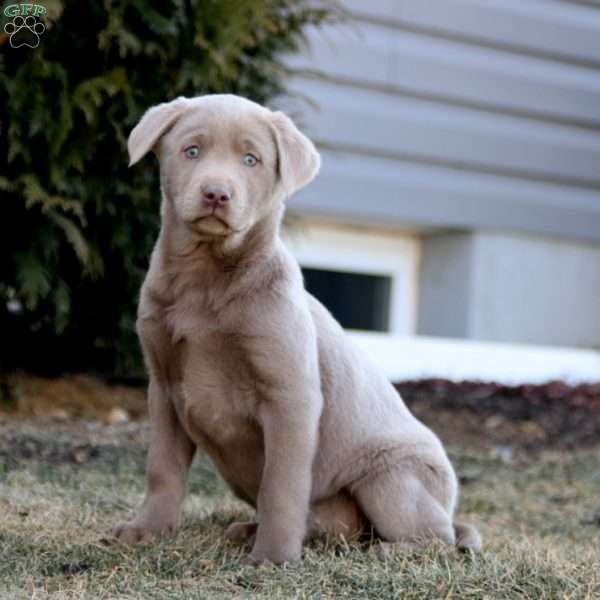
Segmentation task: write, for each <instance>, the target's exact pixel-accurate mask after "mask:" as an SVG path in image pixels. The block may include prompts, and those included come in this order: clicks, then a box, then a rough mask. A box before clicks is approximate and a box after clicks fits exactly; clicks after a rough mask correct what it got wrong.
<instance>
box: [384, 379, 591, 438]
mask: <svg viewBox="0 0 600 600" xmlns="http://www.w3.org/2000/svg"><path fill="white" fill-rule="evenodd" d="M396 388H397V389H398V391H399V392H400V394H401V395H402V397H403V398H404V400H405V402H406V403H407V405H408V406H409V408H410V409H411V410H412V411H413V412H414V413H415V414H416V415H417V416H419V417H422V418H423V420H425V421H426V422H427V423H428V424H430V425H431V426H432V427H434V429H436V425H437V426H438V428H439V430H440V431H439V432H440V435H441V437H442V438H444V436H445V435H446V436H447V437H449V438H451V439H452V438H453V437H455V438H458V437H460V436H461V435H462V434H465V433H466V434H467V435H469V434H470V433H472V434H476V433H478V434H479V435H480V436H481V434H482V433H483V434H484V436H483V437H484V439H487V441H488V442H489V444H490V445H494V444H510V445H519V446H524V447H530V448H536V447H549V446H556V447H563V448H564V447H574V446H588V445H594V444H598V443H600V383H598V384H586V385H577V386H570V385H567V384H565V383H564V382H561V381H553V382H550V383H547V384H545V385H519V386H507V385H500V384H495V383H485V382H476V381H462V382H452V381H449V380H445V379H424V380H419V381H405V382H402V383H398V384H396ZM457 417H462V419H461V418H458V419H457ZM450 418H452V425H451V427H452V429H455V431H454V432H452V431H448V432H444V431H443V430H444V423H448V422H449V419H450ZM461 421H462V422H461ZM476 429H477V430H478V431H475V430H476ZM464 430H466V431H464ZM469 430H473V431H469Z"/></svg>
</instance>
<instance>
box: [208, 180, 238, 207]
mask: <svg viewBox="0 0 600 600" xmlns="http://www.w3.org/2000/svg"><path fill="white" fill-rule="evenodd" d="M201 192H202V203H203V204H204V205H205V206H211V207H214V206H219V205H220V206H223V205H224V204H227V203H228V202H229V200H231V193H230V192H229V190H227V189H226V188H225V187H223V186H220V185H212V184H211V185H205V186H203V187H202V190H201Z"/></svg>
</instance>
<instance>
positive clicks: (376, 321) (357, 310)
mask: <svg viewBox="0 0 600 600" xmlns="http://www.w3.org/2000/svg"><path fill="white" fill-rule="evenodd" d="M302 273H303V274H304V284H305V286H306V289H307V290H308V291H309V292H310V293H311V294H312V295H313V296H315V298H317V299H318V300H320V301H321V302H322V303H323V304H324V305H325V306H326V307H327V308H328V309H329V311H330V312H331V313H332V314H333V316H334V317H335V318H336V319H337V320H338V321H339V323H340V324H341V325H342V327H344V328H345V329H363V330H366V331H384V332H385V331H389V321H390V296H391V289H392V278H391V277H386V276H382V275H369V274H364V273H351V272H342V271H330V270H325V269H311V268H304V269H302Z"/></svg>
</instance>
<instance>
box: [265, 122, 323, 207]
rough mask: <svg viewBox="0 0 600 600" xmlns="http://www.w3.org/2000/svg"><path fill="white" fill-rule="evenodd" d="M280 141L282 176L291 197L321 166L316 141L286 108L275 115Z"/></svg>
mask: <svg viewBox="0 0 600 600" xmlns="http://www.w3.org/2000/svg"><path fill="white" fill-rule="evenodd" d="M271 123H272V125H273V132H274V135H275V142H276V144H277V162H278V165H279V176H280V177H281V183H282V184H283V189H284V190H285V192H286V194H287V196H288V197H290V196H291V195H292V194H293V193H294V192H297V191H298V190H299V189H300V188H303V187H304V186H305V185H306V184H307V183H310V182H311V181H312V180H313V178H314V177H315V175H316V174H317V173H318V172H319V169H320V168H321V157H320V156H319V153H318V152H317V150H316V149H315V147H314V145H313V143H312V142H311V141H310V140H309V139H308V138H307V137H306V136H305V135H304V134H303V133H301V132H300V131H299V130H298V128H297V127H296V126H295V125H294V123H293V122H292V120H291V119H290V118H289V117H288V116H287V115H285V114H283V113H282V112H274V113H273V114H272V115H271Z"/></svg>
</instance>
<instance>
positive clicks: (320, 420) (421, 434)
mask: <svg viewBox="0 0 600 600" xmlns="http://www.w3.org/2000/svg"><path fill="white" fill-rule="evenodd" d="M150 150H154V152H155V153H156V154H157V156H158V158H159V162H160V177H161V187H162V197H163V200H162V209H161V214H162V227H161V231H160V235H159V237H158V241H157V243H156V247H155V248H154V251H153V253H152V258H151V261H150V268H149V271H148V274H147V276H146V280H145V282H144V285H143V287H142V290H141V298H140V304H139V311H138V321H137V328H138V332H139V336H140V339H141V342H142V347H143V351H144V356H145V359H146V363H147V367H148V369H149V374H150V384H149V390H148V401H149V410H150V420H151V425H152V433H151V440H150V449H149V457H148V491H147V495H146V498H145V500H144V503H143V505H142V507H141V508H140V510H139V512H138V514H137V516H136V517H135V518H134V519H133V520H132V521H130V522H128V523H124V524H121V525H118V526H117V527H116V529H115V534H116V536H117V537H118V538H120V539H121V540H123V541H125V542H136V541H142V540H146V539H149V538H152V537H155V536H158V535H163V534H166V533H170V532H172V531H173V530H174V529H175V528H176V527H177V524H178V520H179V515H180V509H181V504H182V501H183V498H184V495H185V488H186V475H187V472H188V469H189V467H190V463H191V462H192V459H193V457H194V453H195V451H196V449H199V450H201V451H203V452H206V453H207V454H208V456H209V457H210V458H211V459H212V461H213V462H214V464H215V465H216V468H217V469H218V470H219V473H220V474H221V476H222V477H223V478H224V479H225V481H226V482H227V483H228V484H229V485H230V487H231V489H232V490H233V491H234V492H235V494H236V495H237V496H239V497H240V498H242V499H243V500H245V501H247V502H248V503H250V504H251V505H252V506H254V507H256V521H255V522H248V523H234V524H233V525H231V526H230V528H229V529H228V531H227V533H226V535H227V537H228V538H229V539H232V540H238V541H241V540H245V539H249V538H254V543H253V549H252V552H251V554H250V560H251V561H253V562H257V563H258V562H263V561H272V562H274V563H283V562H287V561H296V560H298V559H299V558H300V557H301V552H302V544H303V541H304V540H305V539H306V538H307V537H308V536H310V535H313V534H317V533H319V532H328V533H332V534H344V535H345V536H346V537H347V538H348V537H353V536H356V535H359V534H360V533H361V532H363V531H370V528H371V526H372V527H373V529H374V530H375V532H376V533H377V534H378V535H379V536H380V537H381V538H382V540H384V541H387V542H403V543H410V544H415V543H425V542H427V541H431V540H434V539H437V540H442V541H443V542H446V543H448V544H456V545H457V546H459V547H462V548H474V549H477V548H479V546H480V544H481V542H480V538H479V535H478V533H477V531H476V530H475V529H474V528H472V527H470V526H467V525H456V524H453V521H452V514H453V511H454V507H455V503H456V498H457V480H456V476H455V474H454V471H453V469H452V466H451V464H450V462H449V460H448V458H447V456H446V453H445V452H444V449H443V447H442V445H441V443H440V441H439V440H438V438H437V437H436V436H435V435H434V434H433V433H432V432H431V431H430V430H429V429H428V428H427V427H425V426H424V425H423V424H422V423H420V422H419V421H418V420H417V419H416V418H415V417H413V416H412V414H411V413H410V412H409V411H408V409H407V408H406V406H405V405H404V403H403V402H402V400H401V399H400V397H399V396H398V394H397V393H396V391H395V390H394V388H393V387H392V386H391V384H390V383H389V382H388V381H387V379H386V378H385V376H384V375H383V374H382V373H381V372H380V371H379V370H378V368H377V366H376V365H374V364H371V363H370V362H369V359H368V358H367V357H366V356H364V355H363V354H361V353H360V352H359V351H358V350H357V349H356V348H354V347H353V346H352V345H351V343H350V341H349V340H348V339H347V338H346V336H345V334H344V332H343V330H342V328H341V327H340V326H339V325H338V323H337V322H336V321H335V320H334V319H333V317H332V316H331V315H330V313H329V312H328V311H327V310H326V309H325V308H324V307H323V306H322V305H321V304H320V303H319V302H318V301H317V300H316V299H315V298H313V297H312V296H311V295H310V294H309V293H307V292H306V291H305V289H304V287H303V281H302V275H301V272H300V268H299V267H298V264H297V262H296V261H295V260H294V258H293V257H292V256H291V255H290V253H289V252H288V250H286V248H285V247H284V245H283V243H282V242H281V240H280V237H279V229H280V225H281V219H282V214H283V211H284V199H285V198H286V197H289V196H291V195H292V194H293V193H294V192H296V191H297V190H299V189H300V188H302V187H303V186H305V185H306V184H307V183H309V182H310V181H311V180H312V179H313V178H314V177H315V175H316V174H317V172H318V171H319V167H320V158H319V154H318V153H317V151H316V150H315V148H314V146H313V144H312V143H311V142H310V141H309V140H308V139H307V138H306V137H305V136H304V135H303V134H302V133H300V131H298V129H297V128H296V127H295V126H294V124H293V123H292V121H291V120H290V119H289V118H288V117H287V116H285V115H284V114H282V113H280V112H272V111H270V110H268V109H267V108H264V107H262V106H259V105H258V104H255V103H253V102H250V101H249V100H246V99H244V98H240V97H237V96H232V95H211V96H204V97H198V98H177V99H176V100H174V101H172V102H168V103H165V104H160V105H158V106H155V107H153V108H151V109H150V110H149V111H148V112H147V113H146V114H145V115H144V116H143V118H142V119H141V121H140V123H139V124H138V125H137V126H136V127H135V128H134V129H133V131H132V132H131V135H130V137H129V154H130V159H131V162H130V164H131V165H133V164H135V163H136V162H137V161H139V160H140V159H141V158H142V157H143V156H144V155H145V154H146V153H148V152H149V151H150Z"/></svg>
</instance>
